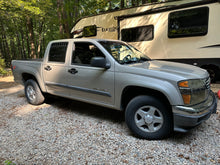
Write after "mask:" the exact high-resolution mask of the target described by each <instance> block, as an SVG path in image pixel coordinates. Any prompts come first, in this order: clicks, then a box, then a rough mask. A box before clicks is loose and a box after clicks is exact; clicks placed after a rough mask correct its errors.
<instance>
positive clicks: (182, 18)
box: [168, 7, 209, 38]
mask: <svg viewBox="0 0 220 165" xmlns="http://www.w3.org/2000/svg"><path fill="white" fill-rule="evenodd" d="M208 18H209V8H208V7H202V8H196V9H189V10H182V11H177V12H173V13H170V15H169V25H168V37H169V38H177V37H189V36H201V35H206V34H207V32H208Z"/></svg>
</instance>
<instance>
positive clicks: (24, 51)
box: [20, 29, 26, 59]
mask: <svg viewBox="0 0 220 165" xmlns="http://www.w3.org/2000/svg"><path fill="white" fill-rule="evenodd" d="M20 34H21V45H22V50H23V54H22V59H26V50H25V41H24V32H23V30H22V29H21V30H20Z"/></svg>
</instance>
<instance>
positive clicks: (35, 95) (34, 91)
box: [24, 79, 45, 105]
mask: <svg viewBox="0 0 220 165" xmlns="http://www.w3.org/2000/svg"><path fill="white" fill-rule="evenodd" d="M24 90H25V96H26V98H27V101H28V102H29V103H30V104H33V105H40V104H42V103H43V102H44V99H45V98H44V96H43V94H42V92H41V90H40V88H39V86H38V84H37V83H36V81H34V80H32V79H30V80H27V81H26V82H25V89H24Z"/></svg>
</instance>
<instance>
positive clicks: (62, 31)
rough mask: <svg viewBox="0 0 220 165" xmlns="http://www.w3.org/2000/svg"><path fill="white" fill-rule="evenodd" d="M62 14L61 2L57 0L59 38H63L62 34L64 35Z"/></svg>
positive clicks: (61, 0)
mask: <svg viewBox="0 0 220 165" xmlns="http://www.w3.org/2000/svg"><path fill="white" fill-rule="evenodd" d="M62 13H63V0H57V14H58V19H59V32H60V38H63V34H64V28H63V21H62Z"/></svg>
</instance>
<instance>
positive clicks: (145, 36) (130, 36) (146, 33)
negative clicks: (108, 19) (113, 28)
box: [121, 25, 154, 42]
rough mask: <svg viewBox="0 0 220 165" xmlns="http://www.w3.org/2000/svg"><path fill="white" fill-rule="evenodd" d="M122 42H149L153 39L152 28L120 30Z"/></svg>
mask: <svg viewBox="0 0 220 165" xmlns="http://www.w3.org/2000/svg"><path fill="white" fill-rule="evenodd" d="M121 36H122V39H121V40H122V41H126V42H139V41H150V40H153V38H154V26H153V25H148V26H139V27H134V28H129V29H122V30H121Z"/></svg>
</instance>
